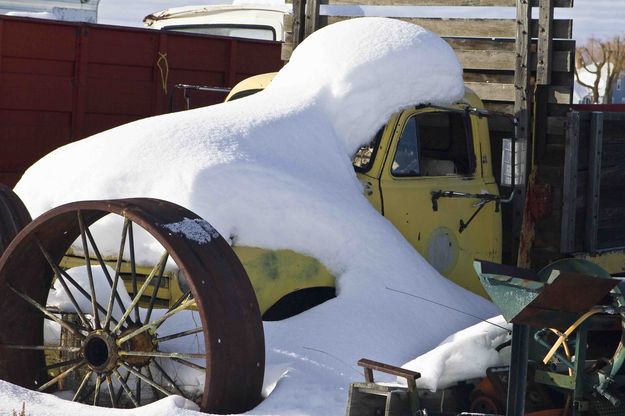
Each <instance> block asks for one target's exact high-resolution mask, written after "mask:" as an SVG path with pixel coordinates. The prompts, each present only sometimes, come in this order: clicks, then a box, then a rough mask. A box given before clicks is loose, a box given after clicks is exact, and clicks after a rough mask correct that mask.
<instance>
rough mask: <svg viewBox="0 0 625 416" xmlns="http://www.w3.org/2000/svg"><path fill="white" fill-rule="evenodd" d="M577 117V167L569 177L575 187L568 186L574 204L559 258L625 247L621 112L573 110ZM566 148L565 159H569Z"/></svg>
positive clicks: (624, 160)
mask: <svg viewBox="0 0 625 416" xmlns="http://www.w3.org/2000/svg"><path fill="white" fill-rule="evenodd" d="M570 117H572V118H579V129H578V132H579V133H578V134H579V139H578V140H579V144H578V151H577V153H578V155H577V166H576V167H575V170H574V171H572V172H571V174H574V175H576V177H577V186H576V187H575V188H574V189H573V188H569V189H568V191H567V198H571V199H573V200H574V203H573V204H572V205H571V206H572V207H574V208H573V210H572V211H570V212H566V213H565V215H564V216H563V222H567V223H568V224H569V225H568V227H567V228H566V229H563V239H564V238H566V240H567V241H569V244H568V245H567V246H565V247H563V248H562V253H563V254H571V253H576V252H590V253H596V252H601V251H602V250H611V249H615V248H622V247H625V192H623V184H624V183H625V170H623V165H624V164H625V114H623V113H607V112H606V113H592V112H573V113H572V115H571V116H570ZM569 150H570V149H569V148H568V147H567V153H566V155H567V160H572V159H573V158H574V156H573V155H571V154H570V153H569Z"/></svg>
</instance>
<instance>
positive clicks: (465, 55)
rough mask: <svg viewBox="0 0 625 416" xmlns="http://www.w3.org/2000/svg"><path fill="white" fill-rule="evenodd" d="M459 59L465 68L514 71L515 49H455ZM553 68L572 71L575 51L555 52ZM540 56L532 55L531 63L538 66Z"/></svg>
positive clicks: (558, 70)
mask: <svg viewBox="0 0 625 416" xmlns="http://www.w3.org/2000/svg"><path fill="white" fill-rule="evenodd" d="M455 52H456V55H457V56H458V60H459V61H460V63H461V64H462V67H463V68H464V69H487V70H509V71H514V63H515V54H514V51H498V50H481V51H479V50H463V49H455ZM553 56H554V61H553V66H552V68H551V69H552V70H553V71H557V72H571V71H572V70H573V60H574V57H573V52H554V53H553ZM537 60H538V57H537V55H536V54H535V53H533V54H532V55H531V58H530V65H531V67H532V68H535V67H536V64H537Z"/></svg>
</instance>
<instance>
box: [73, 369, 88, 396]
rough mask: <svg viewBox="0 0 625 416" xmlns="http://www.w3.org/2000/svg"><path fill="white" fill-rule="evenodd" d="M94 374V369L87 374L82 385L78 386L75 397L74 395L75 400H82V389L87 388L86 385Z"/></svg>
mask: <svg viewBox="0 0 625 416" xmlns="http://www.w3.org/2000/svg"><path fill="white" fill-rule="evenodd" d="M92 374H93V371H89V372H88V373H87V374H85V377H84V378H83V379H82V382H81V383H80V386H79V387H78V390H76V393H74V397H72V401H73V402H75V401H80V400H79V399H80V398H81V397H82V396H81V394H80V393H82V390H83V389H84V388H85V386H86V385H87V383H88V382H89V379H90V378H91V375H92ZM87 396H89V395H87Z"/></svg>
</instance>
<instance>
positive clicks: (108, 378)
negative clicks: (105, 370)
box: [106, 374, 117, 408]
mask: <svg viewBox="0 0 625 416" xmlns="http://www.w3.org/2000/svg"><path fill="white" fill-rule="evenodd" d="M106 385H107V387H108V390H109V399H110V400H111V407H112V408H115V407H117V402H116V401H115V389H113V383H112V382H111V375H110V374H107V376H106Z"/></svg>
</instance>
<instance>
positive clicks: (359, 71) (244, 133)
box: [0, 18, 496, 416]
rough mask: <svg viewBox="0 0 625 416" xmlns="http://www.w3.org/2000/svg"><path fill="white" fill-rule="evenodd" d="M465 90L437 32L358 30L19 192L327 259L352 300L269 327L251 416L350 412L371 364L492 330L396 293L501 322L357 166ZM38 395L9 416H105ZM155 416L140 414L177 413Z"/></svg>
mask: <svg viewBox="0 0 625 416" xmlns="http://www.w3.org/2000/svg"><path fill="white" fill-rule="evenodd" d="M463 92H464V88H463V82H462V70H461V67H460V65H459V63H458V61H457V59H456V57H455V55H454V53H453V51H452V50H451V49H450V48H449V46H448V45H447V44H446V43H445V42H444V41H442V40H441V39H440V38H438V37H437V36H435V35H433V34H432V33H430V32H428V31H426V30H424V29H422V28H420V27H418V26H415V25H411V24H408V23H404V22H400V21H396V20H390V19H383V18H363V19H353V20H350V21H346V22H342V23H339V24H335V25H331V26H328V27H327V28H324V29H322V30H320V31H318V32H316V33H314V34H313V35H311V36H310V37H309V38H307V39H306V41H305V42H304V43H302V44H301V45H300V46H299V47H298V48H297V49H296V50H295V52H294V54H293V57H292V60H291V61H290V63H289V64H288V65H287V66H286V67H285V68H283V70H282V71H280V73H279V74H278V76H277V77H276V78H275V80H274V81H273V82H272V84H271V85H270V87H269V88H267V90H265V91H263V92H260V93H258V94H255V95H253V96H250V97H247V98H244V99H241V100H237V101H234V102H229V103H225V104H220V105H216V106H212V107H206V108H201V109H197V110H192V111H186V112H181V113H176V114H170V115H164V116H159V117H153V118H149V119H144V120H140V121H137V122H134V123H130V124H127V125H124V126H121V127H118V128H115V129H112V130H109V131H106V132H104V133H101V134H98V135H95V136H92V137H90V138H88V139H85V140H82V141H80V142H77V143H74V144H70V145H67V146H65V147H63V148H60V149H58V150H56V151H54V152H52V153H51V154H49V155H48V156H46V157H44V158H43V159H42V160H40V161H39V162H37V163H36V164H35V165H33V166H32V167H31V168H30V169H29V170H28V171H27V172H26V174H25V175H24V177H23V178H22V180H21V181H20V182H19V183H18V185H17V186H16V188H15V190H16V192H17V193H18V194H19V196H20V197H21V198H22V199H23V200H24V202H25V203H26V205H27V206H28V208H29V210H30V212H31V214H32V215H33V216H36V215H39V214H41V213H42V212H44V211H46V210H48V209H50V208H52V207H54V206H58V205H60V204H63V203H66V202H70V201H75V200H86V199H106V198H124V197H137V196H149V197H155V198H162V199H166V200H169V201H173V202H176V203H178V204H180V205H182V206H185V207H187V208H189V209H191V210H192V211H195V212H196V213H197V214H199V215H200V216H202V217H203V218H205V219H206V220H207V221H208V222H210V223H211V224H212V225H213V226H214V227H215V228H216V229H217V230H218V231H219V232H220V233H221V234H222V235H224V236H225V237H226V238H231V239H233V240H235V241H236V243H237V244H239V245H247V246H258V247H265V248H270V249H282V248H290V249H293V250H296V251H299V252H302V253H305V254H308V255H311V256H313V257H315V258H317V259H319V260H320V261H321V262H322V263H323V264H324V265H325V266H326V267H327V268H328V269H329V270H331V271H332V272H333V273H334V274H335V275H336V276H337V278H338V288H337V292H338V296H337V298H336V299H333V300H330V301H328V302H326V303H324V304H322V305H320V306H318V307H315V308H313V309H311V310H309V311H307V312H305V313H303V314H300V315H298V316H295V317H293V318H290V319H287V320H284V321H280V322H271V323H266V324H265V333H266V354H267V370H266V377H265V381H266V384H267V385H271V384H275V383H277V384H276V385H275V389H274V390H273V391H272V392H271V394H270V395H269V397H268V398H267V399H266V400H265V401H264V402H262V403H261V404H260V405H259V406H258V407H257V408H256V409H254V410H252V411H251V412H250V413H252V414H310V415H339V414H343V413H344V411H345V403H346V399H347V387H348V384H349V383H350V382H351V381H354V380H362V375H361V372H360V371H359V370H358V369H357V367H356V365H355V363H356V361H357V360H358V359H360V358H362V357H367V358H371V359H375V360H379V361H383V362H388V363H390V364H395V365H401V364H402V363H404V362H406V361H408V360H409V359H412V358H414V357H416V356H418V355H420V354H422V353H424V352H426V351H428V350H429V349H431V348H432V347H434V346H435V345H437V344H438V343H439V342H440V341H441V340H443V339H444V338H445V337H447V336H448V335H450V334H451V333H453V332H455V331H457V330H459V329H462V328H465V327H466V326H468V325H472V324H475V323H476V322H477V320H476V319H475V318H471V317H469V316H467V315H463V314H460V313H458V312H455V311H452V310H449V309H445V308H442V307H440V306H437V305H434V304H432V303H429V302H424V301H419V300H416V299H415V298H412V297H408V296H406V295H402V294H399V293H396V292H392V291H389V290H387V289H386V288H387V287H390V288H394V289H398V290H402V291H405V292H409V293H415V294H420V295H422V296H427V298H428V299H431V300H433V301H436V302H440V303H442V304H448V305H453V306H454V307H455V308H457V309H460V310H464V311H467V312H470V313H471V314H474V315H478V316H481V317H484V318H488V317H491V316H492V315H494V314H495V313H496V310H495V307H494V306H493V305H492V304H490V303H489V302H486V301H485V300H484V299H482V298H479V297H477V296H475V295H472V294H470V293H468V292H467V291H465V290H464V289H461V288H459V287H457V286H455V285H454V284H452V283H450V282H449V281H448V280H446V279H444V278H442V277H441V276H440V275H439V274H438V272H436V271H435V270H434V269H433V268H432V267H430V266H429V265H428V264H427V263H426V262H425V260H424V259H423V258H422V257H421V256H420V255H419V254H418V253H417V252H416V251H415V250H414V249H413V248H412V247H411V246H410V245H409V244H408V243H407V242H406V241H405V240H404V238H403V237H402V236H401V235H400V234H399V232H397V231H396V230H395V228H394V227H393V226H392V225H391V224H390V223H388V222H387V221H386V219H384V218H383V217H382V216H380V215H379V214H378V213H377V212H376V211H375V210H374V209H373V208H372V207H371V205H369V203H368V202H367V200H366V199H365V197H364V196H363V194H362V186H361V184H360V183H359V182H358V180H357V178H356V175H355V174H354V170H353V168H352V165H351V155H352V154H353V153H354V152H355V151H356V149H357V148H358V147H359V146H360V145H361V144H363V143H366V142H368V141H369V138H370V137H372V135H373V134H374V133H375V132H376V130H377V129H378V128H379V127H380V126H382V125H383V124H384V123H385V122H386V120H387V119H388V117H389V116H390V115H391V114H392V113H393V112H395V111H397V110H399V109H401V108H403V107H407V106H411V105H415V104H419V103H430V102H432V103H439V104H446V103H451V102H453V101H455V100H457V99H459V98H461V97H462V95H463ZM115 230H116V231H115V236H118V230H119V228H117V227H116V228H115ZM95 231H96V233H97V234H100V235H102V234H106V233H107V231H106V230H105V229H99V230H95ZM137 250H138V251H140V253H141V255H140V257H141V258H142V259H144V260H147V261H152V262H155V260H156V259H157V258H158V255H159V254H160V253H158V252H153V251H152V250H151V247H150V245H149V244H148V243H145V244H144V245H142V246H140V247H137ZM25 395H26V393H24V392H22V391H21V390H20V389H17V388H12V387H10V386H7V387H1V388H0V400H2V401H3V405H2V406H3V407H4V406H8V408H9V409H11V408H19V407H21V402H22V401H23V400H26V401H27V402H29V403H30V402H31V400H36V401H37V402H39V403H41V404H32V405H30V408H29V409H27V410H29V412H30V413H31V414H37V415H40V414H49V415H63V416H67V415H74V414H76V415H78V414H80V413H84V412H86V411H89V412H91V410H86V408H82V407H81V406H80V405H75V404H71V405H69V404H66V403H65V402H63V401H60V400H56V399H52V398H49V397H45V398H43V396H41V397H40V395H37V394H33V393H28V397H26V396H25ZM32 397H35V398H32ZM31 398H32V399H31ZM174 403H176V402H174V401H172V400H169V401H165V402H163V405H162V406H163V408H165V407H168V406H169V408H171V406H173V405H174ZM155 406H158V404H157V405H153V406H152V408H151V409H150V410H145V411H144V412H143V411H141V410H139V411H129V413H128V414H157V413H159V412H160V413H164V412H165V411H164V410H162V409H161V410H158V411H157V410H155ZM68 412H69V413H68ZM102 412H104V410H103V411H102ZM106 412H108V410H107V411H106ZM120 413H123V412H120ZM179 413H180V414H185V413H184V411H182V410H181V411H179ZM102 414H104V413H102ZM106 414H110V413H106ZM169 414H172V412H171V410H169Z"/></svg>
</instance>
